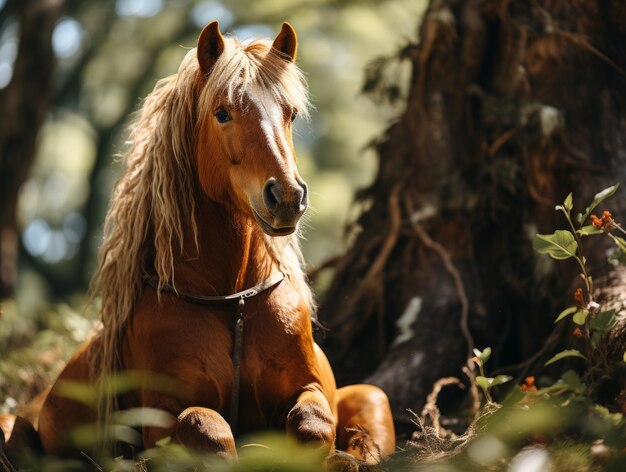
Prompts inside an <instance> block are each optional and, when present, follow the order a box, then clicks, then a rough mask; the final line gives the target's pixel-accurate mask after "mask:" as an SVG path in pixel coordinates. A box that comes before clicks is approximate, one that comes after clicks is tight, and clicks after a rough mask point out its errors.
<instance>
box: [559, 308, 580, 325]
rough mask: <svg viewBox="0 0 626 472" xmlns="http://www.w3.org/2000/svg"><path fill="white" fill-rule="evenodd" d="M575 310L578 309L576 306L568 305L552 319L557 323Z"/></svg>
mask: <svg viewBox="0 0 626 472" xmlns="http://www.w3.org/2000/svg"><path fill="white" fill-rule="evenodd" d="M577 310H578V307H576V306H570V307H569V308H566V309H565V310H563V311H562V312H561V313H559V316H557V317H556V320H554V322H555V323H558V322H559V321H561V320H562V319H563V318H565V317H566V316H569V315H571V314H572V313H576V311H577Z"/></svg>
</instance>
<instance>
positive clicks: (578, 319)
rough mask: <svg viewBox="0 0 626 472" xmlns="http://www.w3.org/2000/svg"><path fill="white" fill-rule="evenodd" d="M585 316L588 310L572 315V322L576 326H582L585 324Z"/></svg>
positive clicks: (587, 314)
mask: <svg viewBox="0 0 626 472" xmlns="http://www.w3.org/2000/svg"><path fill="white" fill-rule="evenodd" d="M587 316H589V310H578V311H577V312H576V313H574V316H573V317H572V321H573V322H574V323H576V324H577V325H580V326H582V325H584V324H585V320H586V319H587Z"/></svg>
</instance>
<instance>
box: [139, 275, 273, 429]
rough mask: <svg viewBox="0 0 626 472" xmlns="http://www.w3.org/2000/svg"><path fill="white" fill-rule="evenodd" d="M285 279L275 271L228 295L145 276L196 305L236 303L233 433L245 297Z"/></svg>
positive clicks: (149, 282) (237, 399) (232, 394)
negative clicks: (200, 292) (192, 290)
mask: <svg viewBox="0 0 626 472" xmlns="http://www.w3.org/2000/svg"><path fill="white" fill-rule="evenodd" d="M284 279H285V274H283V273H282V272H276V273H275V274H273V275H272V276H270V277H269V278H268V279H266V280H264V281H263V282H261V283H259V284H257V285H255V286H254V287H251V288H248V289H246V290H242V291H241V292H237V293H231V294H230V295H208V296H207V295H196V294H193V293H187V292H181V291H180V290H177V289H176V288H175V287H174V286H172V285H169V284H159V280H158V278H157V277H155V276H149V277H146V281H147V282H148V285H150V286H151V287H152V288H154V289H156V290H157V291H159V292H166V293H170V294H173V295H176V296H177V297H178V298H180V299H182V300H184V301H186V302H189V303H195V304H197V305H204V306H223V305H235V304H236V305H237V319H236V320H235V327H234V332H235V333H234V334H235V340H234V342H233V352H232V361H233V367H234V368H235V378H234V379H233V389H232V391H231V395H230V421H229V422H230V428H231V430H232V432H233V435H235V434H236V432H237V420H238V415H239V391H240V384H241V358H242V355H243V329H244V321H245V318H246V317H245V314H244V308H245V306H246V299H248V298H252V297H255V296H257V295H259V294H260V293H263V292H265V291H266V290H269V289H270V288H272V287H275V286H276V285H278V284H279V283H281V282H282V281H283V280H284Z"/></svg>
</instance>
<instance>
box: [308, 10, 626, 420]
mask: <svg viewBox="0 0 626 472" xmlns="http://www.w3.org/2000/svg"><path fill="white" fill-rule="evenodd" d="M625 47H626V5H624V4H623V2H620V1H618V0H613V1H601V0H597V1H588V0H544V1H539V2H511V1H509V0H487V1H479V0H467V1H460V0H431V2H430V5H429V8H428V10H427V13H426V15H425V17H424V20H423V22H422V25H421V28H420V35H419V44H418V45H411V46H409V47H408V48H406V49H405V51H404V54H405V56H406V57H408V59H409V60H410V63H411V68H412V76H411V79H410V86H409V94H408V98H407V103H406V109H405V112H404V113H403V114H402V115H401V117H400V119H399V120H398V121H397V122H395V123H394V124H393V125H391V126H390V127H389V129H388V130H387V131H386V133H385V135H384V136H383V137H382V138H381V140H380V141H379V143H378V144H377V145H376V150H377V153H378V156H379V164H380V165H379V170H378V174H377V176H376V178H375V181H374V182H373V183H372V185H371V186H370V187H368V188H366V189H364V190H362V191H361V192H359V194H358V195H357V200H360V201H362V202H368V203H369V206H368V207H367V208H368V209H367V210H366V211H364V212H363V213H362V214H361V215H360V217H359V219H358V221H357V223H356V226H357V227H358V230H359V231H360V232H359V233H358V235H357V237H356V238H355V241H354V243H353V245H352V247H351V249H350V250H349V251H348V252H347V254H346V255H345V257H343V258H342V259H341V261H340V263H339V264H338V266H337V270H336V273H335V276H334V280H333V283H332V285H331V287H330V289H329V290H328V292H327V294H326V296H325V298H324V300H323V301H322V304H321V307H320V312H319V313H320V319H321V320H322V321H323V322H325V323H327V324H328V325H329V327H330V331H329V333H328V334H327V336H326V339H325V340H323V341H322V342H323V344H325V347H326V350H327V351H328V353H329V356H330V358H331V362H333V364H334V367H335V369H336V371H337V376H338V381H339V383H340V384H346V383H351V382H356V381H361V380H363V379H366V380H367V381H368V382H372V383H374V384H377V385H379V386H380V387H382V388H383V389H384V390H385V391H386V392H387V393H388V395H389V396H390V399H391V403H392V407H393V409H394V412H395V414H396V415H397V417H398V419H400V420H402V419H408V416H407V414H406V409H407V408H411V409H413V410H415V411H417V412H419V411H420V409H421V407H422V406H423V403H424V400H425V397H426V395H427V394H428V393H429V392H430V390H431V389H432V386H433V383H434V382H435V381H436V380H438V379H439V378H441V377H447V376H461V375H462V374H461V369H462V367H463V366H464V365H466V362H467V359H468V358H469V357H471V356H472V348H473V347H479V348H483V347H485V346H491V347H492V348H493V350H494V354H493V356H492V361H490V364H489V365H488V370H490V371H492V372H493V371H494V370H495V369H505V370H509V371H510V372H512V373H513V374H518V375H519V376H522V375H524V373H525V372H528V371H529V370H531V371H532V372H535V370H534V369H538V368H539V366H540V365H542V364H543V361H545V360H547V358H548V357H550V356H551V355H553V354H554V353H555V352H557V349H558V347H559V345H561V346H562V345H568V346H569V347H572V343H573V342H574V341H573V338H572V337H571V334H570V332H569V331H568V329H567V327H564V328H560V329H561V331H560V332H559V331H557V333H556V335H555V336H550V333H551V332H552V330H553V320H554V317H555V314H556V313H558V310H559V309H561V308H564V307H565V306H568V305H571V301H570V300H568V299H569V297H570V293H571V292H573V290H574V288H575V287H577V286H579V285H580V280H579V279H577V270H576V267H575V266H574V265H573V263H570V262H562V263H554V261H551V260H549V259H548V258H547V257H546V256H537V255H535V254H533V251H532V244H531V239H532V236H533V235H534V234H535V233H551V232H553V231H554V230H555V229H565V220H564V219H563V218H562V216H559V214H557V213H556V212H555V211H554V206H555V205H556V204H559V203H561V202H562V201H563V199H564V198H565V196H566V195H567V194H568V193H569V192H570V191H572V192H573V193H574V199H575V205H576V206H575V210H576V211H581V210H583V209H584V207H583V205H586V204H588V203H589V202H590V201H591V199H592V198H593V195H594V194H595V193H596V192H598V191H600V190H602V189H603V188H605V187H607V186H609V185H612V184H614V183H615V182H616V181H622V183H623V184H626V179H625V177H626V141H625V140H624V136H626V119H625V118H624V110H625V109H626V73H625V70H626V54H625V52H626V50H625ZM624 196H625V192H624V190H623V188H622V189H620V191H619V192H618V194H617V195H616V196H615V197H613V198H612V199H611V200H610V201H609V202H608V205H610V210H611V211H612V212H613V214H614V216H615V217H616V219H618V220H620V221H626V200H625V199H624ZM606 209H609V208H608V207H607V208H606ZM595 240H596V241H595V242H592V243H590V244H586V245H585V250H586V253H587V257H588V258H589V260H590V265H591V266H592V273H593V274H594V275H595V278H596V279H598V280H599V279H602V283H601V290H600V292H599V294H600V296H601V298H602V299H603V300H604V301H606V302H607V303H609V304H611V303H612V304H613V305H614V306H615V307H616V308H618V309H621V308H622V307H623V304H624V302H623V298H624V297H623V293H624V288H625V286H626V271H624V270H623V268H622V267H621V266H618V267H615V266H612V265H609V264H608V263H607V262H606V249H607V248H608V247H609V245H610V244H609V243H610V241H608V238H595ZM563 326H566V325H563ZM549 337H550V340H551V342H550V343H548V344H546V345H545V346H544V343H545V342H546V340H547V339H548V338H549ZM553 340H556V342H555V343H552V341H553ZM618 342H619V343H621V345H622V347H623V344H624V343H623V339H622V340H618ZM574 347H575V346H574ZM618 350H619V349H618ZM616 352H617V351H616ZM622 353H623V351H622ZM529 359H530V360H532V362H527V361H528V360H529ZM540 361H541V364H540V363H539V362H540Z"/></svg>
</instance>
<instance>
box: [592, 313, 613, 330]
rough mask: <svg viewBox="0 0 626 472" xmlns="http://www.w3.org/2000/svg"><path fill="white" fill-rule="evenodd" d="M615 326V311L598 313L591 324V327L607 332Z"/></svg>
mask: <svg viewBox="0 0 626 472" xmlns="http://www.w3.org/2000/svg"><path fill="white" fill-rule="evenodd" d="M614 324H615V310H613V309H611V310H607V311H602V312H600V313H598V314H597V315H596V316H594V317H593V319H592V320H591V321H590V322H589V327H590V328H592V329H597V330H598V331H606V330H608V329H611V328H612V327H613V325H614Z"/></svg>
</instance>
